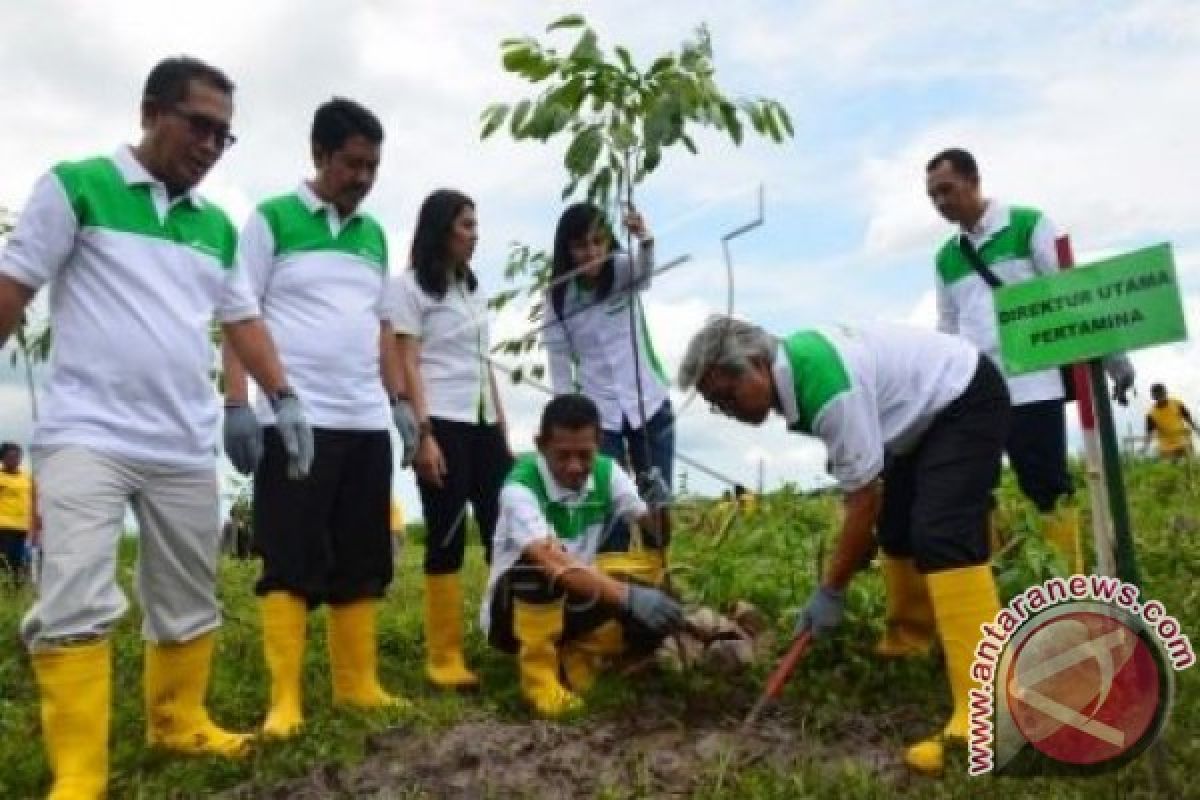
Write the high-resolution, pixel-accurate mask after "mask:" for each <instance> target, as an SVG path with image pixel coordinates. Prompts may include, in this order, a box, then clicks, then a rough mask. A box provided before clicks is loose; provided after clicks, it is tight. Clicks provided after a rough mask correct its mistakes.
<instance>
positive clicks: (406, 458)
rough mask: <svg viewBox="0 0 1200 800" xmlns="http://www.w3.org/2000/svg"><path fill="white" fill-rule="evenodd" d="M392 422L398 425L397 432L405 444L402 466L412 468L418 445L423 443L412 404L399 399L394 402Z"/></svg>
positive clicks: (401, 458)
mask: <svg viewBox="0 0 1200 800" xmlns="http://www.w3.org/2000/svg"><path fill="white" fill-rule="evenodd" d="M392 421H393V422H395V423H396V431H397V432H398V433H399V434H400V441H401V442H402V443H403V444H404V452H403V453H402V454H401V455H400V466H401V467H411V466H412V462H413V458H414V457H415V456H416V455H417V444H418V443H420V441H421V429H420V427H419V426H418V425H417V415H416V414H414V413H413V409H412V404H411V403H409V402H408V401H407V400H402V399H399V398H397V399H396V400H395V401H393V402H392Z"/></svg>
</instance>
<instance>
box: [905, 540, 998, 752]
mask: <svg viewBox="0 0 1200 800" xmlns="http://www.w3.org/2000/svg"><path fill="white" fill-rule="evenodd" d="M925 580H926V582H927V583H928V584H929V594H930V597H931V599H932V600H933V613H934V616H935V617H936V619H937V627H938V632H939V633H940V634H941V637H942V651H943V653H944V654H945V657H946V679H947V680H948V681H949V683H950V696H951V698H952V699H953V701H954V711H953V712H952V713H951V715H950V721H949V722H947V723H946V726H945V727H944V728H943V729H942V732H941V733H940V734H938V735H936V736H933V737H931V738H929V739H926V740H924V741H922V742H918V743H917V744H914V745H913V746H911V747H909V748H908V749H907V750H906V751H905V753H904V761H905V763H907V764H908V766H909V767H911V768H912V769H914V770H916V771H917V772H923V773H926V774H939V773H941V771H942V769H943V768H944V767H945V748H946V746H947V745H948V744H949V745H964V744H965V743H966V738H967V729H968V723H969V722H970V696H969V692H970V690H971V688H972V687H973V685H974V681H972V679H971V664H972V663H973V662H974V659H975V645H976V644H978V643H979V639H980V637H981V636H982V634H981V633H980V629H979V628H980V626H981V625H983V624H984V623H987V622H991V621H992V620H993V619H995V617H996V614H997V613H999V611H1000V600H999V598H997V596H996V582H995V580H994V579H993V578H992V568H991V566H989V565H987V564H981V565H979V566H975V567H964V568H962V569H950V570H945V571H942V572H932V573H930V574H928V575H926V576H925Z"/></svg>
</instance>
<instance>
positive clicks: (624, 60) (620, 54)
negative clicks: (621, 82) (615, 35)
mask: <svg viewBox="0 0 1200 800" xmlns="http://www.w3.org/2000/svg"><path fill="white" fill-rule="evenodd" d="M613 49H614V50H615V51H616V53H617V58H619V59H621V66H622V67H624V68H625V71H626V72H637V69H636V68H635V67H634V66H633V58H632V56H630V55H629V49H628V48H626V47H623V46H621V45H617V46H616V47H615V48H613Z"/></svg>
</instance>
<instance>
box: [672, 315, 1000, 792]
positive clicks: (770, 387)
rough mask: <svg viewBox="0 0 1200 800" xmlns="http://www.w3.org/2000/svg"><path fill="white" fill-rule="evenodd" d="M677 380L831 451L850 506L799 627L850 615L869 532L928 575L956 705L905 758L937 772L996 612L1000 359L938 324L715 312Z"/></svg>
mask: <svg viewBox="0 0 1200 800" xmlns="http://www.w3.org/2000/svg"><path fill="white" fill-rule="evenodd" d="M679 383H680V385H681V386H682V387H683V388H685V389H686V388H688V387H691V386H695V387H696V389H697V390H698V391H699V392H700V393H701V394H702V395H703V396H704V399H705V400H707V401H708V402H709V403H711V404H712V406H713V408H714V410H717V411H719V412H721V413H724V414H727V415H729V416H732V417H735V418H737V419H738V420H740V421H742V422H745V423H748V424H751V425H760V424H762V422H763V421H764V420H765V419H766V417H767V415H768V414H769V413H770V412H771V411H774V412H775V413H777V414H779V415H781V416H782V417H783V418H784V419H785V420H786V421H787V427H788V430H789V431H793V432H795V433H801V434H806V435H809V436H815V437H817V438H818V439H820V440H821V442H822V443H823V444H824V445H825V447H826V449H827V451H828V454H829V464H830V471H831V472H832V473H833V475H834V477H835V478H836V479H837V481H838V483H839V485H840V486H841V488H842V490H843V491H844V492H845V500H844V504H845V514H844V517H843V520H842V528H841V532H840V534H839V536H838V539H837V544H836V545H835V548H834V552H833V556H832V558H831V559H830V561H829V564H828V565H827V566H826V568H825V572H824V575H823V576H822V578H821V580H820V584H819V585H818V587H817V588H816V590H815V591H814V592H813V594H812V597H811V598H810V599H809V601H808V604H807V605H806V606H805V607H804V609H803V611H801V613H800V618H799V622H798V624H797V633H800V632H802V631H805V630H808V631H811V632H812V633H813V634H814V635H821V634H824V633H826V632H828V631H830V630H832V629H833V628H834V627H836V626H837V625H838V624H839V623H840V622H841V618H842V604H843V597H844V591H845V587H846V585H847V584H848V583H849V582H850V579H851V578H852V577H853V575H854V572H855V571H856V570H857V569H858V567H859V565H861V564H862V563H863V560H864V558H865V557H866V556H867V555H868V554H869V552H870V548H871V542H872V536H871V534H872V531H873V530H875V531H876V534H877V536H878V538H879V543H880V545H881V547H882V548H883V551H884V553H886V554H887V555H888V556H889V557H891V558H908V559H911V560H912V561H913V563H914V564H915V565H916V569H917V570H918V572H919V574H920V575H922V576H923V579H924V581H925V582H926V583H927V584H928V586H929V594H930V597H931V601H932V607H933V615H934V617H935V619H936V623H937V630H938V633H939V634H940V635H941V639H942V650H943V654H944V656H945V661H946V672H947V676H948V678H949V681H950V689H951V695H952V697H953V709H954V710H953V713H952V714H951V717H950V720H949V721H948V722H947V723H946V725H945V727H944V728H943V729H942V731H941V733H939V734H938V735H936V736H933V737H931V738H929V739H927V740H925V741H922V742H919V743H917V744H915V745H913V746H912V747H910V748H909V749H908V751H907V752H906V753H905V760H906V761H907V763H908V764H909V765H910V766H911V767H912V768H914V769H916V770H919V771H923V772H938V771H940V770H941V768H942V765H943V760H944V753H943V748H944V746H945V744H947V743H954V744H958V745H961V744H962V743H963V742H964V741H965V737H966V733H967V720H968V707H969V706H968V692H969V690H970V688H971V686H972V680H971V677H970V670H971V663H972V658H973V655H972V654H973V652H974V648H975V644H976V642H977V641H978V640H979V626H980V625H981V624H983V623H984V622H987V621H990V620H991V619H993V618H994V616H995V615H996V614H997V613H998V612H999V610H1000V604H999V600H998V599H997V596H996V584H995V581H994V580H993V578H992V570H991V566H990V565H989V563H988V559H989V552H988V544H989V543H988V537H987V518H988V511H989V501H990V498H991V491H992V486H993V485H994V484H995V482H996V479H997V478H998V477H999V474H1000V458H1001V452H1002V450H1003V447H1004V438H1005V435H1006V434H1007V432H1008V420H1009V414H1010V408H1009V398H1008V391H1007V389H1006V388H1005V385H1004V379H1003V377H1001V375H1000V373H999V371H998V370H997V369H996V367H995V366H993V364H992V363H991V361H989V360H988V359H987V358H983V357H981V356H980V355H979V353H978V352H977V351H976V350H975V348H973V347H971V345H969V344H968V343H966V342H964V341H963V340H962V339H959V338H957V337H954V336H948V335H946V334H942V333H935V332H933V331H923V330H919V329H915V328H906V327H901V326H896V325H872V326H859V327H849V326H839V327H834V328H829V329H821V330H809V331H800V332H798V333H794V334H792V335H790V336H787V337H783V338H776V337H775V336H772V335H770V334H768V333H767V332H766V331H764V330H763V329H762V328H759V327H758V326H756V325H751V324H749V323H747V322H742V321H740V320H736V319H733V318H731V317H723V316H717V317H713V318H711V319H710V320H709V321H708V322H707V323H705V325H704V327H703V328H702V329H701V331H700V332H699V333H697V334H696V336H695V337H694V338H693V339H692V342H691V343H690V344H689V345H688V349H687V352H686V354H685V355H684V359H683V364H682V365H681V366H680V368H679Z"/></svg>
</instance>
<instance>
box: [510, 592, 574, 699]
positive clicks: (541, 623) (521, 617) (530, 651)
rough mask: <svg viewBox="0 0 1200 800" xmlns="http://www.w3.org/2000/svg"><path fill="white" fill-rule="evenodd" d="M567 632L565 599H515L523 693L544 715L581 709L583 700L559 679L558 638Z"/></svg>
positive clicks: (515, 632)
mask: <svg viewBox="0 0 1200 800" xmlns="http://www.w3.org/2000/svg"><path fill="white" fill-rule="evenodd" d="M562 632H563V601H562V600H559V601H557V602H554V603H526V602H525V601H523V600H514V601H513V635H514V636H515V637H516V640H517V643H518V649H517V666H518V668H519V669H520V673H521V694H523V695H524V696H525V699H526V700H527V701H529V704H530V705H531V706H533V708H534V710H535V711H536V712H537V713H538V714H540V715H542V716H543V717H561V716H563V715H564V714H569V713H572V712H575V711H579V710H581V709H582V708H583V701H582V700H580V699H579V697H578V696H577V695H575V694H574V693H572V692H571V690H569V689H567V687H565V686H563V685H562V683H561V682H560V681H559V680H558V640H559V638H560V637H561V636H562Z"/></svg>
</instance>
